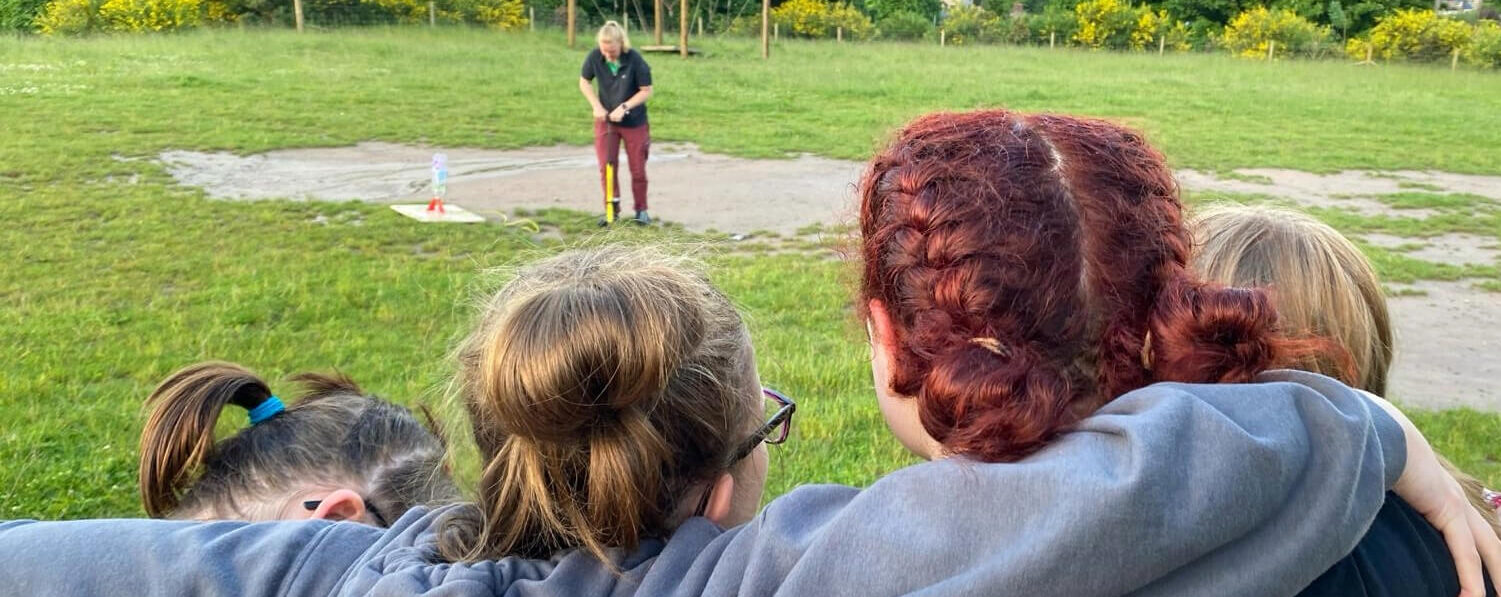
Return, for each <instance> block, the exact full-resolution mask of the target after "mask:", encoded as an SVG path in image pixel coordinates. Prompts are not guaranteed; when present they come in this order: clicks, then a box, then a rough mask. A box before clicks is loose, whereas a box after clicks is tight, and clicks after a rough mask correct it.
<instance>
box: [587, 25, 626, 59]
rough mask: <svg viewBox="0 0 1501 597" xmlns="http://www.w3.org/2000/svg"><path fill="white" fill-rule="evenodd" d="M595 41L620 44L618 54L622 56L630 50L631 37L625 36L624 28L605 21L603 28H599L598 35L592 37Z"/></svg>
mask: <svg viewBox="0 0 1501 597" xmlns="http://www.w3.org/2000/svg"><path fill="white" fill-rule="evenodd" d="M594 39H595V40H596V41H599V40H604V41H613V42H615V43H618V44H620V52H621V53H622V54H624V53H625V52H626V51H628V50H630V49H631V37H630V36H629V35H626V33H625V27H621V26H620V23H617V22H615V21H605V24H604V26H602V27H600V28H599V33H598V34H596V35H595V36H594Z"/></svg>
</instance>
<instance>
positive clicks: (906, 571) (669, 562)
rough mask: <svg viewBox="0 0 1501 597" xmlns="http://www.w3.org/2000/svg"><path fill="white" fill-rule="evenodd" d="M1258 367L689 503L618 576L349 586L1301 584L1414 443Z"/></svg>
mask: <svg viewBox="0 0 1501 597" xmlns="http://www.w3.org/2000/svg"><path fill="white" fill-rule="evenodd" d="M1262 381H1264V382H1266V383H1260V384H1247V385H1185V384H1158V385H1154V386H1151V387H1149V388H1145V389H1142V390H1139V391H1137V392H1133V393H1131V394H1128V395H1126V396H1123V397H1121V398H1119V399H1117V400H1115V401H1114V402H1112V403H1111V404H1109V405H1107V406H1106V407H1105V408H1103V409H1102V410H1101V411H1100V412H1099V413H1098V414H1096V415H1095V416H1092V417H1090V418H1089V419H1087V420H1085V421H1083V422H1082V423H1081V424H1080V425H1079V426H1078V428H1077V429H1076V430H1074V431H1072V432H1070V433H1067V434H1065V435H1064V436H1063V437H1061V438H1060V439H1059V440H1058V441H1057V442H1055V443H1054V444H1053V445H1051V446H1050V447H1048V448H1047V449H1045V450H1043V451H1041V452H1039V453H1037V454H1035V455H1033V456H1031V457H1029V458H1027V459H1025V460H1023V461H1021V462H1016V463H1010V464H982V463H976V462H971V461H966V460H964V459H961V458H950V459H947V460H942V461H936V462H930V463H924V464H919V465H916V466H912V467H908V468H905V469H902V470H899V471H897V472H894V473H892V474H889V475H887V476H886V477H884V478H882V479H880V480H879V481H877V482H876V483H875V484H874V485H872V486H871V487H869V488H868V489H865V490H863V491H862V490H856V489H853V488H849V487H841V486H833V485H812V486H803V487H799V488H798V489H796V490H794V491H792V492H791V493H788V494H786V495H784V496H782V497H779V498H777V499H776V500H773V501H772V502H771V504H770V505H768V506H767V507H766V508H765V509H764V510H763V511H762V513H761V514H760V515H759V516H757V517H756V518H755V520H753V521H752V522H751V523H749V524H747V525H744V526H741V527H737V528H734V529H730V530H728V531H724V530H721V529H719V528H717V527H715V526H714V525H713V524H711V523H709V522H708V521H706V520H704V519H701V518H696V519H691V520H689V521H688V522H687V523H686V524H684V525H683V526H682V527H680V528H679V529H678V531H677V532H676V533H675V534H674V535H673V536H672V537H671V538H670V540H669V541H667V543H666V544H665V545H660V544H656V543H653V544H650V545H648V546H645V547H644V548H643V552H645V553H638V554H635V555H633V556H632V557H631V558H625V559H617V560H616V563H617V564H618V565H619V567H620V573H618V574H617V573H614V572H611V571H610V570H609V569H607V568H606V567H605V566H604V565H602V564H600V563H599V562H597V561H594V560H593V558H592V557H591V556H589V555H588V554H586V553H583V552H581V551H574V552H572V553H568V554H564V555H561V556H559V557H558V558H557V559H555V560H554V561H553V562H552V563H551V564H552V565H554V566H555V568H551V569H550V570H548V569H544V568H539V567H537V566H536V564H538V563H535V562H534V563H532V565H531V566H521V564H523V563H524V562H525V561H520V560H516V559H505V560H501V561H492V562H478V563H471V564H461V565H432V564H427V563H424V562H423V561H422V558H421V557H419V556H420V553H421V552H420V550H417V549H416V548H411V549H410V550H411V553H410V554H408V556H407V557H394V558H385V559H383V560H382V561H379V562H371V564H372V565H369V566H365V567H364V568H363V569H362V570H361V571H359V572H358V573H357V574H355V575H354V577H353V578H351V582H349V583H346V584H345V585H344V586H343V587H341V593H340V594H342V595H381V596H386V595H415V594H422V595H455V596H459V595H462V596H471V595H472V596H479V595H491V594H494V595H547V596H552V595H559V596H561V595H577V596H585V595H631V594H637V595H653V596H657V595H681V596H688V595H851V596H856V595H858V596H871V595H902V594H920V595H1028V596H1049V595H1057V596H1060V597H1061V596H1068V597H1080V596H1091V595H1100V596H1104V595H1181V596H1195V597H1198V596H1203V595H1215V596H1238V595H1245V596H1254V597H1267V596H1277V595H1293V594H1295V593H1296V592H1297V591H1298V590H1300V589H1301V588H1303V587H1304V586H1306V585H1307V584H1308V583H1309V582H1311V581H1312V580H1313V579H1314V578H1316V577H1318V575H1319V574H1320V573H1322V572H1324V571H1325V570H1326V569H1328V568H1329V567H1330V566H1331V565H1333V564H1334V563H1335V562H1336V561H1337V560H1339V559H1340V558H1342V557H1343V556H1344V555H1345V554H1347V553H1349V551H1350V550H1351V549H1352V548H1353V546H1354V545H1355V544H1356V543H1357V542H1358V540H1359V539H1360V537H1361V536H1362V535H1364V533H1365V530H1366V528H1367V527H1368V526H1369V524H1370V522H1371V520H1372V519H1373V518H1374V517H1375V515H1376V513H1377V511H1378V510H1379V509H1380V507H1381V504H1382V501H1383V496H1384V492H1385V490H1386V488H1387V487H1389V486H1390V485H1391V484H1392V483H1394V482H1395V480H1396V479H1397V477H1398V476H1400V474H1401V472H1402V469H1403V467H1404V464H1405V463H1404V455H1405V454H1406V444H1405V441H1404V439H1403V436H1402V431H1401V429H1400V428H1399V427H1398V426H1397V424H1396V423H1395V422H1394V421H1392V420H1391V419H1390V418H1389V417H1387V415H1386V414H1385V413H1384V412H1383V411H1381V410H1380V409H1379V408H1377V407H1375V406H1374V405H1372V404H1371V403H1369V402H1367V401H1366V400H1365V399H1364V398H1361V397H1360V396H1358V395H1356V394H1355V393H1354V392H1352V391H1351V390H1349V389H1348V388H1345V387H1344V386H1342V385H1340V384H1339V383H1337V382H1335V381H1333V380H1329V379H1327V378H1323V377H1319V376H1316V375H1311V374H1304V373H1297V372H1275V373H1272V374H1268V375H1266V376H1265V377H1263V378H1262ZM1287 382H1295V383H1287ZM773 466H775V462H773ZM393 555H394V554H393ZM565 570H566V571H567V572H566V573H564V571H565Z"/></svg>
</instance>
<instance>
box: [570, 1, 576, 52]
mask: <svg viewBox="0 0 1501 597" xmlns="http://www.w3.org/2000/svg"><path fill="white" fill-rule="evenodd" d="M576 2H577V0H568V47H570V48H572V47H573V37H574V30H573V12H574V4H575V3H576Z"/></svg>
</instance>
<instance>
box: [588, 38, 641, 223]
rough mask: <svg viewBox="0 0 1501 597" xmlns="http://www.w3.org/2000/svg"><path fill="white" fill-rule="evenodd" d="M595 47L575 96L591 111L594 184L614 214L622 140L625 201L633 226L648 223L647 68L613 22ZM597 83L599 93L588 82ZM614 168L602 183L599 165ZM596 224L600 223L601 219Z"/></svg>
mask: <svg viewBox="0 0 1501 597" xmlns="http://www.w3.org/2000/svg"><path fill="white" fill-rule="evenodd" d="M597 40H598V42H599V47H598V48H595V49H594V50H590V52H589V56H588V57H586V58H584V67H583V70H582V71H580V73H579V92H580V93H583V94H584V99H587V100H589V105H591V106H593V107H594V155H595V157H596V158H598V159H599V176H600V185H601V186H604V185H606V184H610V185H611V187H612V188H605V193H606V194H608V195H609V196H610V201H611V202H612V203H614V204H615V206H614V209H615V213H616V214H619V213H620V177H619V174H618V173H619V171H620V142H621V141H622V140H624V141H625V155H626V159H628V160H630V162H631V199H632V200H633V201H634V202H635V208H636V218H635V220H636V223H637V224H641V225H646V224H650V223H651V217H650V216H647V215H646V159H647V154H648V152H649V151H650V150H651V125H650V124H648V123H647V121H646V100H647V99H648V98H650V97H651V67H650V66H647V64H646V59H645V58H642V57H641V53H640V52H637V51H635V50H632V49H631V40H630V39H628V38H627V37H626V36H625V29H622V28H621V27H620V24H619V23H616V22H615V21H608V22H606V23H605V25H604V26H603V27H600V28H599V35H598V36H597ZM596 79H598V80H599V91H598V92H596V91H595V89H594V85H593V82H594V81H595V80H596ZM607 165H608V166H612V167H614V168H615V171H616V173H617V174H616V176H615V180H614V181H612V182H609V181H606V177H605V166H607ZM600 223H601V225H603V224H604V223H605V222H604V221H603V220H601V222H600Z"/></svg>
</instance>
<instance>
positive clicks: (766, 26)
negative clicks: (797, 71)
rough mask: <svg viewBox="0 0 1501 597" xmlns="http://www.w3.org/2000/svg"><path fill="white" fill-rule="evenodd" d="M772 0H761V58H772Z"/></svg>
mask: <svg viewBox="0 0 1501 597" xmlns="http://www.w3.org/2000/svg"><path fill="white" fill-rule="evenodd" d="M770 29H771V0H761V59H762V60H766V59H767V58H771V37H770V35H771V31H770Z"/></svg>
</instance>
